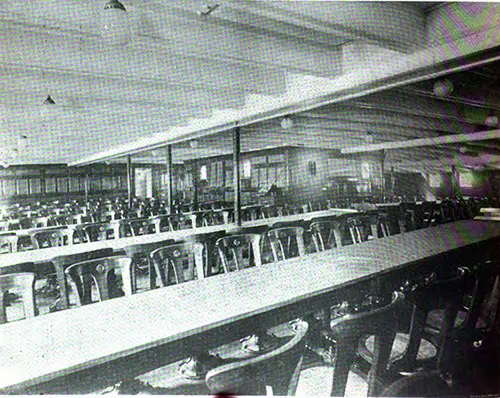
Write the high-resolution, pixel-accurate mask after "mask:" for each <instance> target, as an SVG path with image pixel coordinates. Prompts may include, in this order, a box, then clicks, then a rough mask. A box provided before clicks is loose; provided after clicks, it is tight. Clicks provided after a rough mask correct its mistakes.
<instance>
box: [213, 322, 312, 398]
mask: <svg viewBox="0 0 500 398" xmlns="http://www.w3.org/2000/svg"><path fill="white" fill-rule="evenodd" d="M307 329H308V324H307V323H306V322H304V321H299V322H297V324H296V327H295V335H294V336H293V337H292V338H291V339H290V340H288V341H287V342H286V343H285V344H284V345H282V346H280V347H278V348H276V349H274V350H272V351H270V352H268V353H265V354H262V355H259V356H256V357H252V358H249V359H244V360H240V361H236V362H232V363H229V364H225V365H221V366H218V367H216V368H213V369H211V370H210V371H209V372H208V373H207V374H206V376H205V382H206V384H207V386H208V388H209V389H210V391H211V392H212V393H214V394H231V395H233V394H234V395H265V394H266V390H267V387H271V388H272V392H273V395H285V396H291V395H295V392H296V389H297V383H298V378H299V373H300V369H301V367H302V362H303V358H302V353H303V350H304V344H305V339H304V337H305V335H306V333H307Z"/></svg>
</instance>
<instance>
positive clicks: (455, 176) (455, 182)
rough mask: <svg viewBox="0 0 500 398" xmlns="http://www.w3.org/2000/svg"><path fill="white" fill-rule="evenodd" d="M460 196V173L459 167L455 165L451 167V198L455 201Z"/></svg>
mask: <svg viewBox="0 0 500 398" xmlns="http://www.w3.org/2000/svg"><path fill="white" fill-rule="evenodd" d="M459 196H460V175H459V173H458V170H457V167H456V166H455V165H454V164H453V165H451V197H452V198H453V199H455V198H457V197H459Z"/></svg>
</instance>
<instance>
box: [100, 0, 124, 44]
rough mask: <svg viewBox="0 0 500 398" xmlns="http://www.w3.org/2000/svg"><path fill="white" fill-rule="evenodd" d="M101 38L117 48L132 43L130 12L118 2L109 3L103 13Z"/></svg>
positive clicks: (116, 0) (111, 0)
mask: <svg viewBox="0 0 500 398" xmlns="http://www.w3.org/2000/svg"><path fill="white" fill-rule="evenodd" d="M101 36H102V37H103V39H104V40H105V41H106V42H107V43H109V44H111V45H115V46H123V45H126V44H128V43H129V42H130V38H131V31H130V24H129V18H128V12H127V9H126V8H125V6H124V5H123V4H122V3H120V2H119V1H118V0H110V1H107V2H106V4H105V5H104V9H103V10H102V13H101Z"/></svg>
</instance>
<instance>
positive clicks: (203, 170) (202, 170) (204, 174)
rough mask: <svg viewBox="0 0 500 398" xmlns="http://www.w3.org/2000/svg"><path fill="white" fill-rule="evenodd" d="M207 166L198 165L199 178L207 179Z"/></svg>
mask: <svg viewBox="0 0 500 398" xmlns="http://www.w3.org/2000/svg"><path fill="white" fill-rule="evenodd" d="M207 174H208V173H207V166H205V165H203V166H201V167H200V180H202V181H206V180H207V177H208V176H207Z"/></svg>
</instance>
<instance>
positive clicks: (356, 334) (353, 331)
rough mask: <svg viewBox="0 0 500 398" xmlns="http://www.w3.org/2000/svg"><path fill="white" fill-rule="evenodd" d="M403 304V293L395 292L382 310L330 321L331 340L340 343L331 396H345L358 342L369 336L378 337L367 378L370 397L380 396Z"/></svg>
mask: <svg viewBox="0 0 500 398" xmlns="http://www.w3.org/2000/svg"><path fill="white" fill-rule="evenodd" d="M403 301H404V294H403V293H400V292H396V293H394V294H393V298H392V300H391V302H390V303H389V304H386V305H385V306H383V307H380V308H375V309H370V310H367V311H364V312H360V313H354V314H347V315H343V316H341V317H339V318H335V319H333V320H332V321H331V323H330V328H331V332H332V337H333V339H334V340H335V341H336V343H337V354H336V356H335V364H334V372H333V381H332V392H331V396H335V397H337V396H341V397H342V396H344V393H345V388H346V384H347V377H348V375H349V370H350V368H351V366H352V365H353V363H354V361H355V360H356V355H357V349H358V343H359V340H360V338H361V337H362V336H363V335H366V334H370V335H374V336H375V337H374V355H373V362H372V365H371V369H370V372H369V375H368V396H374V395H377V394H378V393H380V390H381V385H380V383H379V381H380V380H381V379H382V378H383V376H384V374H385V372H386V371H387V364H388V362H389V356H390V353H391V348H392V345H393V343H394V338H395V336H396V331H397V329H398V319H399V315H400V312H401V304H402V302H403Z"/></svg>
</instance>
